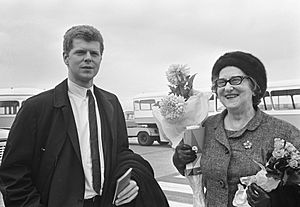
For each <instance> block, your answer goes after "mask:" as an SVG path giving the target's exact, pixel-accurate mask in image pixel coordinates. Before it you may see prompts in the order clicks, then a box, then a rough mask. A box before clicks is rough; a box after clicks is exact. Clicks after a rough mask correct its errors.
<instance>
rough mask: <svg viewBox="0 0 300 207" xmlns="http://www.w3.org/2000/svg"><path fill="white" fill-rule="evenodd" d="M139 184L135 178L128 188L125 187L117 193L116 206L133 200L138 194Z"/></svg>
mask: <svg viewBox="0 0 300 207" xmlns="http://www.w3.org/2000/svg"><path fill="white" fill-rule="evenodd" d="M138 191H139V186H138V185H137V184H136V182H135V181H134V180H130V183H129V185H128V186H126V188H124V189H123V190H122V191H121V192H120V193H119V195H117V199H116V201H115V205H116V206H120V205H123V204H125V203H129V202H131V201H132V200H133V199H135V197H136V196H137V195H138Z"/></svg>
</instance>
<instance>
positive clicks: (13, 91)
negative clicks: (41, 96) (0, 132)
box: [0, 88, 42, 129]
mask: <svg viewBox="0 0 300 207" xmlns="http://www.w3.org/2000/svg"><path fill="white" fill-rule="evenodd" d="M40 92H42V90H40V89H36V88H1V89H0V128H2V129H10V127H11V125H12V123H13V121H14V119H15V116H16V114H17V112H18V111H19V109H20V108H21V106H22V104H23V102H24V101H25V100H26V99H27V98H29V97H31V96H33V95H35V94H38V93H40Z"/></svg>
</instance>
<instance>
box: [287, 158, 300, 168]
mask: <svg viewBox="0 0 300 207" xmlns="http://www.w3.org/2000/svg"><path fill="white" fill-rule="evenodd" d="M289 166H290V167H291V168H298V166H299V163H298V161H297V160H290V161H289Z"/></svg>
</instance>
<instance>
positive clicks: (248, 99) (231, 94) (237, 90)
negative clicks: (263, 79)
mask: <svg viewBox="0 0 300 207" xmlns="http://www.w3.org/2000/svg"><path fill="white" fill-rule="evenodd" d="M234 76H242V77H244V76H246V74H245V73H244V72H243V71H242V70H240V69H239V68H237V67H234V66H227V67H225V68H223V69H222V70H221V71H220V73H219V79H225V80H229V79H230V78H232V77H234ZM217 95H218V98H219V99H220V101H221V103H222V104H223V105H224V106H225V107H226V108H227V110H228V111H231V110H241V111H244V110H248V109H251V108H253V106H252V96H253V95H254V93H253V91H252V87H251V81H250V80H249V79H248V78H244V79H243V80H242V82H241V83H240V84H239V85H231V84H230V83H229V82H227V83H226V85H225V86H224V87H217Z"/></svg>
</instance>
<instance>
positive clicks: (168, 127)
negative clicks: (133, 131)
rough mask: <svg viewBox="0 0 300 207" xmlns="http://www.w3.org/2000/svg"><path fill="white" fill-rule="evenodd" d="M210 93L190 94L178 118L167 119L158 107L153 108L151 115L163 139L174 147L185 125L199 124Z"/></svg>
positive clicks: (180, 138) (181, 135)
mask: <svg viewBox="0 0 300 207" xmlns="http://www.w3.org/2000/svg"><path fill="white" fill-rule="evenodd" d="M210 96H211V93H203V92H198V93H197V94H196V95H193V96H191V97H190V98H189V99H188V100H187V101H186V102H185V104H184V113H183V115H182V116H181V117H180V118H179V119H178V120H174V121H169V120H167V119H165V117H163V116H162V115H161V113H160V109H159V108H158V107H157V108H154V109H153V111H152V112H153V116H154V118H155V121H156V124H157V126H158V130H159V131H160V134H161V135H163V136H164V138H165V139H167V140H169V141H170V144H171V146H172V147H173V148H175V147H176V146H177V145H178V144H179V142H180V141H181V140H182V138H183V134H184V131H185V130H186V127H188V126H192V125H201V123H202V122H203V120H204V119H205V118H206V117H207V114H208V100H209V98H210Z"/></svg>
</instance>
